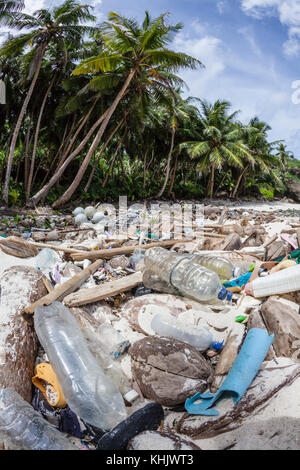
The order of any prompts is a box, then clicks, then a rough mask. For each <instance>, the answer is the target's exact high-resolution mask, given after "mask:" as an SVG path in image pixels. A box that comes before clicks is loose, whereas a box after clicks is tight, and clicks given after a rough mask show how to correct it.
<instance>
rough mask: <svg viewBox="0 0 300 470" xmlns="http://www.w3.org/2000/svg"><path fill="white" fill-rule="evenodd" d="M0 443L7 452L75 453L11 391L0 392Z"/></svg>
mask: <svg viewBox="0 0 300 470" xmlns="http://www.w3.org/2000/svg"><path fill="white" fill-rule="evenodd" d="M0 442H4V443H5V445H6V446H7V447H9V449H11V450H77V448H76V447H75V446H74V445H73V444H72V443H71V442H70V441H69V440H68V439H67V438H66V437H64V436H63V434H62V433H61V432H60V431H58V429H56V428H55V427H54V426H53V425H52V424H50V423H49V422H48V421H47V420H46V419H44V418H43V417H42V416H41V415H40V414H39V413H38V412H37V411H35V410H34V409H33V408H32V406H31V405H29V403H27V402H26V401H25V400H23V398H22V397H21V396H20V395H19V394H18V393H17V392H16V391H15V390H13V389H12V388H2V389H0Z"/></svg>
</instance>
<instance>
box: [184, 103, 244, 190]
mask: <svg viewBox="0 0 300 470" xmlns="http://www.w3.org/2000/svg"><path fill="white" fill-rule="evenodd" d="M229 108H230V103H228V102H227V101H220V100H218V101H216V102H215V103H214V104H209V103H207V102H206V101H201V109H202V115H203V117H202V119H201V120H200V124H201V129H199V140H196V141H189V142H185V143H183V144H181V146H180V148H181V149H186V151H187V152H188V154H189V155H190V157H192V158H199V157H200V158H201V163H200V170H202V171H207V169H208V168H210V177H209V182H208V188H207V190H208V194H209V197H210V198H212V197H213V193H214V181H215V170H216V169H221V168H222V166H223V164H224V163H225V162H227V163H228V164H229V165H231V166H235V167H242V166H243V164H242V157H243V156H245V155H247V156H248V157H249V158H251V155H250V153H249V150H248V148H247V147H246V145H244V143H243V141H242V139H241V133H240V129H239V128H238V127H237V126H236V122H235V121H234V119H235V117H236V115H237V112H235V113H233V114H230V115H228V110H229Z"/></svg>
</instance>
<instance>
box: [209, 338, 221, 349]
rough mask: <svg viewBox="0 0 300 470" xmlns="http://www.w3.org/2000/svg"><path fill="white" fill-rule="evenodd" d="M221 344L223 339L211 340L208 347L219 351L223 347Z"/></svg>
mask: <svg viewBox="0 0 300 470" xmlns="http://www.w3.org/2000/svg"><path fill="white" fill-rule="evenodd" d="M223 344H224V340H223V341H213V342H212V343H211V345H210V347H211V348H212V349H214V350H215V351H221V349H222V348H223Z"/></svg>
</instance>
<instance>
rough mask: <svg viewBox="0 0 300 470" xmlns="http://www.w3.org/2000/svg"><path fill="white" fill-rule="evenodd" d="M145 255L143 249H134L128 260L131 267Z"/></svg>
mask: <svg viewBox="0 0 300 470" xmlns="http://www.w3.org/2000/svg"><path fill="white" fill-rule="evenodd" d="M145 253H146V250H144V249H143V248H136V249H135V250H134V252H133V254H132V256H130V258H129V261H130V264H131V266H136V265H137V264H138V262H139V261H141V260H142V259H143V258H144V256H145Z"/></svg>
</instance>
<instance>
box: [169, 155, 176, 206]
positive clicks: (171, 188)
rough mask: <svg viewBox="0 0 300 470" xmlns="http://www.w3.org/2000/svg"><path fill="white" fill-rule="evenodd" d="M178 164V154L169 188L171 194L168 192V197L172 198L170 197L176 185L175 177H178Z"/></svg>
mask: <svg viewBox="0 0 300 470" xmlns="http://www.w3.org/2000/svg"><path fill="white" fill-rule="evenodd" d="M177 163H178V153H177V154H176V158H175V163H174V168H173V174H172V178H171V184H170V188H169V192H168V197H170V195H171V193H172V191H173V186H174V183H175V177H176V172H177Z"/></svg>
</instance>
